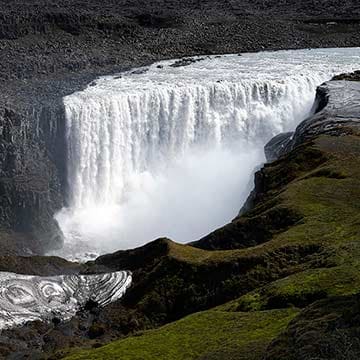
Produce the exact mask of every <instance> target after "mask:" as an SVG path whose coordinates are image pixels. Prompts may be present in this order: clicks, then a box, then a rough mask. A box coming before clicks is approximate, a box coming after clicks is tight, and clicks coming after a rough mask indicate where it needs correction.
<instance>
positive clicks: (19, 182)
mask: <svg viewBox="0 0 360 360" xmlns="http://www.w3.org/2000/svg"><path fill="white" fill-rule="evenodd" d="M64 127H65V122H64V112H63V109H62V106H61V104H47V105H43V104H35V105H33V106H29V107H25V106H24V107H19V106H16V105H13V104H11V103H8V104H7V105H6V106H4V107H2V108H1V107H0V132H1V141H0V148H1V151H0V197H1V202H0V243H1V245H2V254H3V255H6V254H11V253H15V254H16V253H18V254H27V255H30V254H34V253H35V254H36V253H43V252H44V251H46V250H49V249H51V248H56V247H59V246H61V244H62V234H61V230H60V229H59V227H58V225H57V223H56V221H55V220H54V218H53V216H54V213H55V212H56V211H57V210H59V209H60V208H61V207H62V205H63V193H64V189H63V188H62V185H63V184H65V181H64V176H66V168H65V161H66V160H65V159H66V150H65V145H64V141H65V138H64V136H65V130H64Z"/></svg>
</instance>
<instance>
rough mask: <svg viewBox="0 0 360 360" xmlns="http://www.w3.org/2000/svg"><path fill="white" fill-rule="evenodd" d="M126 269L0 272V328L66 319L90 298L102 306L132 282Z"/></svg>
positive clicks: (119, 294) (121, 292)
mask: <svg viewBox="0 0 360 360" xmlns="http://www.w3.org/2000/svg"><path fill="white" fill-rule="evenodd" d="M131 281H132V276H131V273H130V272H129V271H118V272H112V273H106V274H98V275H59V276H49V277H42V276H30V275H19V274H14V273H8V272H1V273H0V329H4V328H8V327H12V326H16V325H22V324H24V323H26V322H28V321H35V320H43V321H49V320H51V319H53V318H54V317H57V318H60V319H62V320H67V319H69V318H71V317H72V316H74V315H75V314H76V312H77V311H78V310H79V309H80V308H81V306H84V305H85V304H86V302H87V301H88V300H93V301H95V302H97V303H98V304H99V306H105V305H108V304H109V303H111V302H113V301H116V300H118V299H120V298H121V297H122V296H123V295H124V294H125V292H126V290H127V289H128V288H129V286H130V285H131Z"/></svg>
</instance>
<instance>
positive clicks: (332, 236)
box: [96, 135, 360, 326]
mask: <svg viewBox="0 0 360 360" xmlns="http://www.w3.org/2000/svg"><path fill="white" fill-rule="evenodd" d="M359 155H360V142H359V137H357V136H356V135H347V136H342V137H331V136H320V137H318V138H316V139H314V141H313V142H310V143H306V144H303V145H302V146H300V147H298V148H296V149H295V150H294V151H292V152H291V153H290V154H289V155H288V156H286V157H285V158H283V159H281V160H279V161H276V162H275V163H272V164H268V165H267V166H266V167H265V168H264V169H263V170H262V175H261V181H259V183H258V189H257V190H258V192H257V193H258V199H257V201H256V202H255V207H254V208H253V209H252V210H250V211H249V212H247V213H246V214H244V215H243V216H241V217H240V218H237V219H235V220H234V222H233V223H236V222H239V221H240V222H241V223H243V222H244V221H245V222H246V221H247V220H248V219H251V220H252V221H255V222H256V221H258V222H259V223H261V222H262V223H265V222H270V223H271V222H276V221H279V222H281V217H282V215H283V213H284V211H283V210H284V209H285V210H286V209H288V213H290V214H291V213H294V214H296V221H295V222H294V223H293V225H292V226H285V227H282V226H277V225H276V226H275V225H274V226H273V230H271V236H270V238H269V239H268V240H267V241H266V242H263V243H261V244H258V245H256V246H251V247H247V248H240V249H233V250H212V251H209V250H204V249H200V248H195V247H193V246H188V245H179V244H176V243H174V242H172V241H170V240H168V239H160V240H157V241H155V242H153V243H151V244H149V245H147V246H146V247H144V248H141V249H135V250H131V253H130V252H127V251H125V252H119V253H115V254H113V255H108V256H106V257H101V258H99V260H97V261H96V264H97V266H105V265H106V266H108V267H110V268H111V269H123V268H130V269H131V270H133V272H134V285H133V287H132V288H131V289H130V291H129V292H128V294H127V295H126V296H125V298H124V300H123V302H122V303H123V305H124V306H125V308H131V309H136V310H137V311H138V312H139V314H140V315H139V316H140V317H141V316H145V318H147V319H148V320H149V322H147V323H148V324H149V323H150V324H152V325H150V326H159V325H161V324H164V323H166V322H169V321H174V320H176V319H179V318H180V317H183V316H185V315H187V314H189V313H192V312H195V311H201V310H204V309H208V308H211V307H213V306H216V305H220V304H221V303H225V302H227V301H229V300H232V299H235V298H237V297H239V296H242V295H245V294H246V293H249V292H250V291H252V290H254V289H256V288H260V287H262V286H264V285H266V284H269V283H271V282H273V281H275V280H279V279H282V278H285V277H287V276H290V275H292V274H300V273H302V272H303V271H309V270H311V269H325V270H324V274H325V273H326V274H327V270H326V269H329V268H335V267H339V266H343V265H349V266H352V265H354V264H356V263H357V262H358V259H360V248H359V242H358V241H357V240H358V238H359V234H360V221H359V215H358V214H359V213H360V212H359V207H360V201H358V200H359V199H360V166H359V165H360V164H359ZM284 169H285V170H284ZM279 208H281V209H282V211H279V212H277V210H278V209H279ZM269 212H273V213H277V214H278V216H279V219H278V220H277V219H276V216H272V217H270V219H271V220H269V216H268V214H269ZM299 217H300V218H299ZM233 223H232V224H230V225H229V226H233ZM275 227H276V228H275ZM225 228H226V227H225ZM240 228H241V227H240ZM221 234H223V235H224V236H225V235H226V231H225V232H224V231H222V230H221V232H220V235H221ZM220 235H219V237H218V239H219V240H221V236H222V235H221V236H220ZM225 240H226V239H225ZM255 240H256V237H254V241H255ZM129 254H130V255H131V256H129ZM129 259H130V260H129ZM349 269H351V268H349ZM344 271H345V270H344ZM345 272H346V271H345ZM320 273H321V270H319V272H318V274H320ZM341 273H342V272H339V274H341ZM304 274H305V275H304V276H305V277H306V276H307V275H306V274H307V273H304ZM333 274H334V276H333V277H332V276H329V277H328V279H329V281H330V280H331V279H333V280H334V284H337V283H339V282H340V281H342V280H341V277H337V276H338V272H337V271H335V270H334V272H333ZM299 276H300V278H301V275H299ZM339 276H340V275H339ZM321 279H323V277H322V276H320V275H319V281H320V282H321ZM301 281H302V280H299V284H300V283H301ZM356 281H358V280H357V279H356ZM314 286H316V287H319V288H326V289H327V290H326V289H325V290H324V292H321V291H320V292H317V293H316V294H315V295H314V296H312V295H311V294H312V292H311V291H310V293H311V294H310V295H306V296H308V297H306V296H305V295H304V296H305V298H304V299H305V300H304V299H302V295H301V296H300V299H299V300H296V299H293V298H292V299H293V300H291V301H289V303H291V302H294V303H296V304H300V305H302V306H305V305H306V304H307V303H309V302H311V301H313V300H316V299H317V298H318V297H321V296H326V294H327V293H329V294H330V293H331V291H330V290H329V289H330V288H331V287H332V285H331V283H329V284H327V285H324V286H322V285H321V284H316V285H314ZM354 286H355V288H356V286H357V285H354ZM329 291H330V292H329ZM282 296H283V297H284V298H286V291H285V293H284V294H283V295H282ZM289 296H290V297H291V296H293V294H290V295H289ZM282 303H283V304H284V303H286V301H285V300H284V301H283V302H282ZM285 305H286V304H285ZM274 306H275V307H278V305H274ZM265 307H270V306H269V305H266V306H265ZM141 314H142V315H141ZM112 321H114V322H116V319H113V320H112Z"/></svg>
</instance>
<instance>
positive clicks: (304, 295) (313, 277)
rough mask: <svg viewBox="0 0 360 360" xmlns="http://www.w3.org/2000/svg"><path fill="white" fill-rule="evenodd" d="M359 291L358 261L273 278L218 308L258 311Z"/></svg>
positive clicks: (300, 304)
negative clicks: (271, 280)
mask: <svg viewBox="0 0 360 360" xmlns="http://www.w3.org/2000/svg"><path fill="white" fill-rule="evenodd" d="M357 293H360V264H357V265H355V264H352V265H342V266H336V267H332V268H320V269H310V270H305V271H303V272H300V273H297V274H294V275H290V276H288V277H286V278H284V279H280V280H277V281H274V282H272V283H270V284H268V285H266V286H264V287H262V288H259V289H256V290H254V291H251V292H249V293H247V294H245V295H243V296H241V297H240V298H239V299H236V300H233V301H231V302H229V303H226V304H224V305H221V306H219V307H218V308H217V309H218V310H220V311H260V310H264V309H274V308H285V307H291V306H296V307H300V308H301V307H304V306H306V305H308V304H310V303H312V302H314V301H316V300H318V299H322V298H328V297H331V296H340V295H353V294H357Z"/></svg>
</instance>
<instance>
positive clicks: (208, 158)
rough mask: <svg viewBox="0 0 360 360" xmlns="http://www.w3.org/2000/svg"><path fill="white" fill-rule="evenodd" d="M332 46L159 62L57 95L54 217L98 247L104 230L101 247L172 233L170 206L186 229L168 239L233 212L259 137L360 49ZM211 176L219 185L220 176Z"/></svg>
mask: <svg viewBox="0 0 360 360" xmlns="http://www.w3.org/2000/svg"><path fill="white" fill-rule="evenodd" d="M337 51H340V50H337ZM337 51H335V50H334V49H330V50H312V51H309V50H303V51H288V52H277V53H259V54H246V55H243V56H241V57H240V56H236V55H227V56H222V57H205V58H197V59H195V60H194V61H193V63H192V64H190V65H189V66H183V67H181V66H176V65H177V62H174V61H168V62H162V63H160V64H154V65H152V66H150V67H149V68H142V69H138V70H136V71H129V72H126V73H123V74H120V75H117V76H111V77H110V76H109V77H104V78H101V79H98V80H97V81H96V82H95V83H93V84H91V85H90V86H88V87H87V88H86V89H85V90H84V91H81V92H77V93H74V94H72V95H70V96H67V97H65V98H64V104H65V109H66V118H67V128H66V137H67V144H68V159H67V161H68V162H67V164H68V189H69V194H68V196H69V199H68V200H69V202H68V203H69V208H68V209H64V210H63V211H62V212H61V213H60V214H59V215H58V221H59V223H60V225H61V226H62V228H63V231H64V233H65V236H66V237H67V238H69V243H71V244H72V245H74V242H76V241H79V239H80V241H83V242H87V243H88V244H89V243H91V244H92V245H95V244H96V246H95V247H96V248H101V249H104V250H105V248H106V246H105V245H104V244H105V243H106V242H108V243H109V241H108V238H109V237H110V238H111V239H112V240H111V246H110V247H107V248H106V250H109V248H113V249H116V248H122V247H132V246H136V245H138V244H141V243H143V242H146V241H149V240H152V237H157V236H165V235H166V236H169V235H170V236H171V235H173V236H175V237H177V236H178V235H177V231H173V229H174V228H176V227H177V225H176V221H173V218H175V219H176V220H178V223H179V224H181V226H179V227H180V228H182V230H181V231H178V233H179V234H180V236H184V237H185V238H176V239H175V240H178V241H190V240H194V239H196V237H199V236H201V235H204V234H205V233H206V232H207V231H210V230H212V229H213V228H214V227H216V226H219V225H221V224H223V223H225V222H226V221H228V220H230V219H231V216H232V215H231V214H233V215H234V214H235V213H236V212H237V210H238V209H239V208H240V206H241V201H243V200H244V198H245V196H246V193H245V192H244V190H245V189H248V186H247V184H248V181H249V178H250V175H251V173H252V171H253V168H254V167H255V166H256V165H257V164H258V163H260V162H261V161H262V160H263V157H262V153H261V152H262V146H263V145H264V144H265V142H266V141H267V140H269V139H270V138H271V137H272V136H274V135H276V134H278V133H280V132H283V131H288V130H292V129H294V128H295V126H296V125H297V124H298V123H299V122H300V121H301V120H302V119H304V118H305V117H306V116H307V115H309V114H310V111H311V108H312V105H313V101H314V95H315V89H316V86H317V85H319V84H321V83H322V82H323V81H325V80H327V79H329V78H330V77H331V75H332V74H333V73H334V72H336V71H337V69H340V68H341V69H342V71H343V70H344V67H346V69H349V70H352V68H354V67H355V66H356V61H358V60H359V53H360V51H359V49H357V50H356V56H357V58H356V59H357V60H356V61H354V59H353V56H354V52H355V50H353V52H348V51H347V50H346V49H342V50H341V55H342V57H341V58H339V53H338V52H337ZM324 54H325V55H326V56H325V55H324ZM324 59H325V60H324ZM344 59H345V63H344ZM215 168H219V172H218V173H217V172H216V171H215V170H214V169H215ZM223 174H226V178H222V175H223ZM193 176H195V177H196V179H195V180H191V179H192V177H193ZM216 176H218V177H219V180H221V181H222V182H223V183H224V184H223V185H224V187H222V188H221V187H219V188H217V186H218V185H217V182H216ZM212 177H215V178H212ZM198 178H200V180H199V179H198ZM209 178H212V180H209ZM232 178H233V179H232ZM184 184H189V185H186V186H184ZM177 185H178V187H179V188H180V189H181V188H182V187H184V189H183V191H184V194H182V193H181V190H177V189H176V186H177ZM226 188H228V190H227V189H226ZM236 188H238V190H235V189H236ZM214 189H215V190H216V191H215V190H214ZM179 191H180V195H176V196H175V195H173V193H179ZM227 191H232V192H233V191H235V193H232V194H230V193H226V192H227ZM218 193H221V194H224V195H221V196H218ZM225 193H226V194H225ZM154 194H155V195H154ZM159 194H160V195H159ZM199 194H200V195H199ZM184 197H186V201H187V202H190V203H191V206H190V207H187V206H185V208H184V203H183V199H184ZM202 197H203V198H208V197H210V198H211V197H213V200H214V202H213V203H211V201H209V200H208V199H207V200H206V201H205V202H204V201H203V198H202ZM164 198H167V200H166V201H167V203H166V201H165V200H164ZM199 199H200V200H199ZM171 200H174V201H173V203H172V204H171ZM196 201H200V203H201V202H203V205H204V207H203V208H202V209H201V207H200V208H199V207H198V206H197V205H196ZM159 204H161V205H159ZM181 206H182V207H181ZM192 207H193V208H194V211H193V213H191V212H192V209H191V208H192ZM216 207H218V208H219V209H221V210H220V213H221V214H220V213H219V214H217V215H216V210H214V209H213V208H216ZM226 207H228V208H227V210H226V211H225V210H224V208H226ZM210 208H211V209H212V210H210ZM109 209H111V210H109ZM214 211H215V213H214ZM183 212H190V213H191V215H189V214H184V213H183ZM206 212H208V213H209V215H208V219H207V215H206V214H207V213H206ZM224 212H225V213H226V214H224ZM169 213H173V215H171V219H170V218H168V216H169V215H168V214H169ZM200 213H203V214H202V215H201V216H200V215H199V214H200ZM139 214H140V215H139ZM100 218H101V219H102V220H100ZM183 218H186V219H188V220H189V221H190V223H189V224H185V223H184V222H183V221H182V219H183ZM200 218H201V219H200ZM191 219H193V223H192V222H191ZM199 221H200V222H201V221H203V222H204V226H201V229H197V228H196V227H197V225H196V224H195V223H196V222H199ZM209 221H212V222H213V223H212V225H211V224H210V223H209ZM147 222H152V223H153V225H152V226H151V229H150V230H149V231H147V230H146V227H147V226H149V225H148V224H146V223H147ZM95 223H96V224H97V225H95ZM98 223H101V224H102V225H101V226H99V227H98ZM162 223H166V224H167V225H166V224H165V226H164V224H162ZM169 223H171V224H169ZM129 224H131V227H132V229H129V228H127V227H128V226H129ZM137 227H140V228H144V229H145V230H144V231H139V229H137ZM184 227H185V228H186V227H189V230H188V231H185V232H184V230H183V228H184ZM192 227H194V231H192V230H191V228H192ZM195 228H196V229H195ZM89 229H91V230H89ZM111 229H112V230H111ZM88 230H89V231H90V233H89V231H88ZM109 231H111V235H109ZM125 242H126V244H125ZM100 251H101V250H100Z"/></svg>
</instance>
